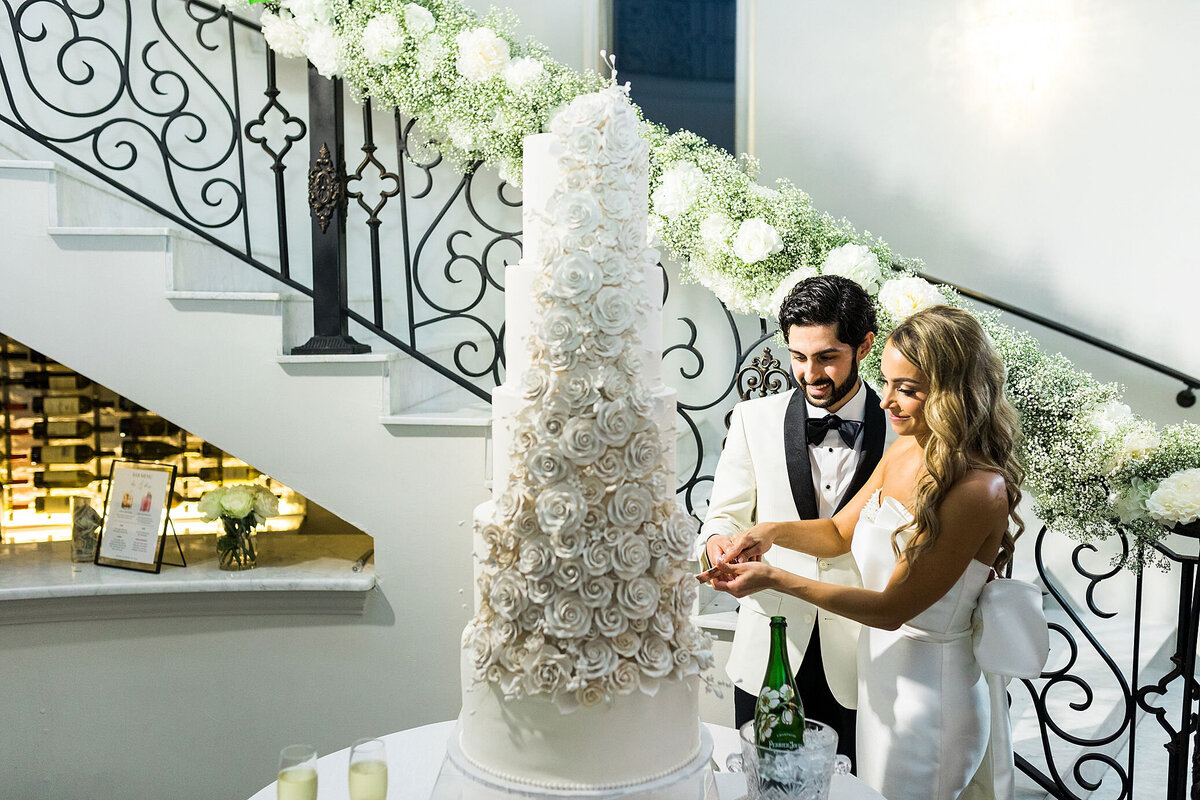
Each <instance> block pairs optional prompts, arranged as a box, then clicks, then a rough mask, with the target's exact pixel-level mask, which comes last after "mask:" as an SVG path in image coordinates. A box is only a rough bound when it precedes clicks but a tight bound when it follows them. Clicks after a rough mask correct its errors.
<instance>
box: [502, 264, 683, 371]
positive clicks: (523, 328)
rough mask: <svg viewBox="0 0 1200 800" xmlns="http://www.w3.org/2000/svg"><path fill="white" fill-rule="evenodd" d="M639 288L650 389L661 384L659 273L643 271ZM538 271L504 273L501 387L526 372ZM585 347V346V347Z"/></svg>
mask: <svg viewBox="0 0 1200 800" xmlns="http://www.w3.org/2000/svg"><path fill="white" fill-rule="evenodd" d="M645 275H646V277H645V283H643V284H642V285H643V287H644V289H645V292H646V299H647V301H648V305H649V311H648V313H647V314H646V315H645V316H644V317H642V318H641V319H640V320H638V334H639V336H640V338H641V340H642V346H643V351H642V354H641V355H642V372H641V376H642V381H643V382H644V383H645V385H646V386H649V387H650V388H651V389H653V388H654V387H656V386H658V385H659V383H661V382H662V341H663V323H662V270H661V269H659V267H657V266H652V267H647V268H646V271H645ZM537 277H538V268H537V267H533V266H529V265H527V264H525V263H524V262H522V263H520V264H510V265H509V266H508V267H507V268H506V269H505V271H504V319H505V326H504V365H505V375H504V385H506V386H514V387H518V386H520V385H521V376H522V375H524V374H525V370H527V369H528V368H529V346H528V339H529V337H530V336H533V335H534V334H536V333H537V330H536V324H535V323H534V313H535V303H534V297H535V296H536V294H535V292H534V289H533V286H534V281H536V280H537ZM585 346H586V345H585Z"/></svg>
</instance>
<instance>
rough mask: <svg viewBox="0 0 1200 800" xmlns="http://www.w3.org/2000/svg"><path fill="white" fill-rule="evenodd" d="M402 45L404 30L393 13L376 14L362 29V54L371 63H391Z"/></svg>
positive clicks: (398, 54)
mask: <svg viewBox="0 0 1200 800" xmlns="http://www.w3.org/2000/svg"><path fill="white" fill-rule="evenodd" d="M403 47H404V31H402V30H400V23H399V21H397V19H396V17H395V15H393V14H390V13H387V12H384V13H382V14H377V15H376V16H374V17H372V18H371V21H370V22H368V23H367V27H366V28H364V29H363V37H362V48H363V55H365V56H366V57H367V60H368V61H370V62H371V63H372V64H391V63H392V62H393V61H395V60H396V59H397V58H398V57H399V56H400V51H401V49H402V48H403Z"/></svg>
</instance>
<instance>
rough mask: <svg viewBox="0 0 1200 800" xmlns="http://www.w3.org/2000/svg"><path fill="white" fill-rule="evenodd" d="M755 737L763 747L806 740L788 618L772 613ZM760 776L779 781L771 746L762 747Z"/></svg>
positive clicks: (795, 746) (792, 747)
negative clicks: (790, 656)
mask: <svg viewBox="0 0 1200 800" xmlns="http://www.w3.org/2000/svg"><path fill="white" fill-rule="evenodd" d="M754 740H755V742H756V743H757V744H758V746H759V747H760V748H762V747H769V748H771V750H798V749H799V748H800V747H801V746H802V745H803V744H804V705H803V704H802V703H801V702H800V693H799V691H797V688H796V675H795V673H794V672H792V666H791V664H789V663H788V654H787V618H785V617H771V653H770V656H768V658H767V674H766V675H765V676H764V677H763V685H762V689H760V690H759V692H758V703H757V704H756V705H755V706H754ZM759 758H760V763H759V776H760V779H761V780H762V781H763V787H764V788H766V787H767V786H769V785H774V784H776V783H778V782H777V781H776V780H775V778H774V773H777V772H778V769H777V768H776V765H775V764H774V763H773V762H772V758H773V756H772V754H771V752H770V750H761V749H760V750H759Z"/></svg>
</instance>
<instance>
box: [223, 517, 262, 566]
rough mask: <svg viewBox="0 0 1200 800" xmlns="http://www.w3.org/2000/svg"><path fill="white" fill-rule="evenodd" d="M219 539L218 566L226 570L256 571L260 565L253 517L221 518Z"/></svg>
mask: <svg viewBox="0 0 1200 800" xmlns="http://www.w3.org/2000/svg"><path fill="white" fill-rule="evenodd" d="M221 527H222V528H223V530H224V533H222V534H221V535H220V536H218V537H217V566H218V567H220V568H221V569H224V570H231V571H235V572H236V571H239V570H244V569H254V566H255V565H256V564H257V563H258V549H257V548H256V547H255V541H254V539H255V536H256V534H255V530H254V519H253V517H221Z"/></svg>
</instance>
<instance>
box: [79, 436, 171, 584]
mask: <svg viewBox="0 0 1200 800" xmlns="http://www.w3.org/2000/svg"><path fill="white" fill-rule="evenodd" d="M174 490H175V467H174V466H173V465H171V464H157V463H155V464H150V463H145V462H141V461H125V460H119V461H114V462H112V466H111V467H110V468H109V472H108V492H107V493H106V494H105V496H104V520H103V522H102V523H101V525H100V537H99V541H98V542H97V543H96V559H95V563H96V564H99V565H102V566H108V567H121V568H123V569H136V570H140V571H142V572H161V571H162V556H163V544H164V543H165V541H166V535H167V522H168V520H169V518H170V512H171V493H172V492H173V491H174Z"/></svg>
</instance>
